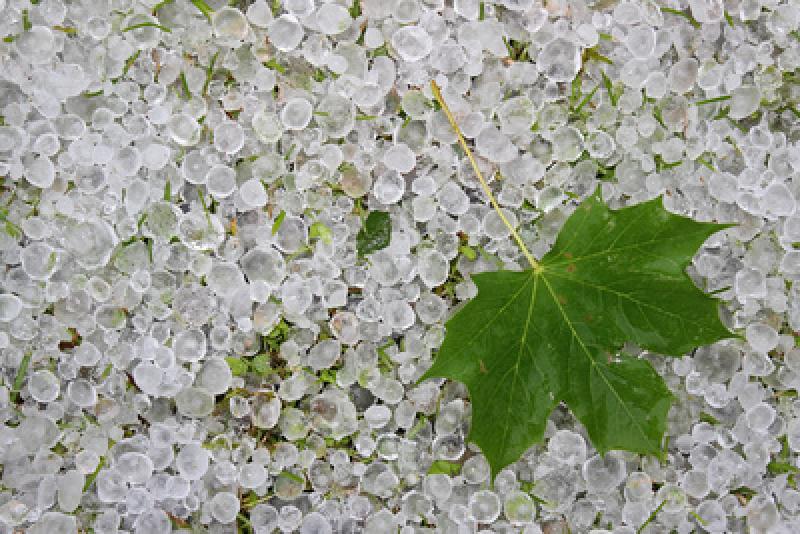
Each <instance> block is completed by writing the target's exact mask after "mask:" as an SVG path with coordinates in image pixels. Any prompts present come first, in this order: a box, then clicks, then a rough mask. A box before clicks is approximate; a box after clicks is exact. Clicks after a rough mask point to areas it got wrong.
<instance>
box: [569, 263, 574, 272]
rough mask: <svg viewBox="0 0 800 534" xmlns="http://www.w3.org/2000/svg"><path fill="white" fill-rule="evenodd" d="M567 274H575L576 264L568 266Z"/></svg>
mask: <svg viewBox="0 0 800 534" xmlns="http://www.w3.org/2000/svg"><path fill="white" fill-rule="evenodd" d="M567 272H568V273H574V272H575V264H574V263H570V264H569V265H567Z"/></svg>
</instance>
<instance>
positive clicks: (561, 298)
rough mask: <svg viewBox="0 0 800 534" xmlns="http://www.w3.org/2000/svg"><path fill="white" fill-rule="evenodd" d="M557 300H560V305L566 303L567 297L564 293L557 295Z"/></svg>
mask: <svg viewBox="0 0 800 534" xmlns="http://www.w3.org/2000/svg"><path fill="white" fill-rule="evenodd" d="M558 302H560V303H561V305H562V306H563V305H564V304H566V303H567V297H565V296H564V295H558Z"/></svg>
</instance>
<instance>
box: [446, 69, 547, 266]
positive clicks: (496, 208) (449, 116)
mask: <svg viewBox="0 0 800 534" xmlns="http://www.w3.org/2000/svg"><path fill="white" fill-rule="evenodd" d="M431 90H432V91H433V96H434V98H436V101H437V102H438V103H439V105H440V106H441V107H442V111H444V114H445V116H447V120H448V121H449V122H450V126H452V127H453V130H454V131H455V132H456V137H458V143H459V144H460V145H461V148H463V149H464V152H465V153H466V154H467V158H469V162H470V164H471V165H472V170H473V171H475V174H476V175H477V176H478V181H479V182H480V183H481V187H482V188H483V192H484V193H486V196H487V197H489V202H490V203H491V204H492V208H494V211H496V212H497V215H499V216H500V220H501V221H503V224H505V225H506V227H507V228H508V229H509V230H510V231H511V235H512V236H513V237H514V241H516V242H517V246H519V248H520V250H521V251H522V254H524V255H525V259H527V260H528V263H530V264H531V267H532V268H533V270H534V271H536V272H538V271H540V270H541V268H542V267H541V265H539V262H538V261H536V258H534V257H533V254H531V252H530V250H528V247H526V246H525V243H524V242H523V241H522V238H521V237H520V236H519V234H518V233H517V230H516V228H514V225H512V224H511V223H510V222H509V220H508V219H507V218H506V216H505V214H504V213H503V210H501V209H500V205H499V204H498V203H497V200H495V198H494V195H493V194H492V190H491V189H490V188H489V184H488V183H486V180H485V179H484V177H483V174H481V170H480V169H479V168H478V162H477V161H475V156H474V155H473V154H472V150H470V148H469V146H468V145H467V141H466V140H465V139H464V136H463V135H462V134H461V128H459V127H458V124H457V123H456V119H455V117H453V113H452V112H451V111H450V108H448V107H447V103H446V102H445V101H444V98H443V97H442V92H441V91H440V90H439V85H438V84H437V83H436V81H435V80H431Z"/></svg>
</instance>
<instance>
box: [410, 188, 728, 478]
mask: <svg viewBox="0 0 800 534" xmlns="http://www.w3.org/2000/svg"><path fill="white" fill-rule="evenodd" d="M729 226H730V225H726V224H712V223H702V222H697V221H694V220H692V219H688V218H685V217H681V216H678V215H674V214H671V213H669V212H668V211H666V210H665V209H664V208H663V207H662V205H661V201H660V199H655V200H651V201H649V202H645V203H642V204H639V205H636V206H632V207H628V208H624V209H620V210H617V211H612V210H610V209H609V208H608V207H607V206H606V205H605V203H604V202H603V201H602V199H601V198H600V193H599V190H598V191H597V192H595V194H593V195H592V196H590V197H589V198H588V199H587V200H585V201H584V202H583V203H582V204H581V205H580V206H579V207H578V208H577V209H576V211H575V213H573V214H572V215H571V216H570V217H569V219H568V220H567V221H566V223H565V225H564V228H563V229H562V230H561V233H560V234H559V236H558V239H557V240H556V243H555V245H554V246H553V248H552V250H551V251H550V252H549V253H548V254H547V255H546V256H545V257H544V258H543V259H542V260H541V262H534V261H532V264H534V265H535V267H534V268H532V269H528V270H524V271H518V272H512V271H498V272H489V273H481V274H476V275H474V276H473V277H472V278H473V280H474V282H475V284H476V285H477V287H478V294H477V296H476V297H475V298H474V299H473V300H471V301H470V302H468V303H467V304H466V305H465V306H464V307H463V308H462V309H461V310H460V311H459V312H458V313H456V314H455V315H454V316H453V317H452V318H451V319H450V320H449V321H448V322H447V325H446V326H447V335H446V337H445V339H444V342H443V344H442V347H441V348H440V350H439V352H438V355H437V357H436V360H435V361H434V364H433V366H432V367H431V368H430V369H429V370H428V371H427V372H426V373H425V375H424V376H423V377H422V378H421V379H420V380H425V379H428V378H433V377H443V378H451V379H454V380H458V381H460V382H463V383H464V384H465V385H466V386H467V388H468V389H469V393H470V397H471V400H472V428H471V431H470V435H469V438H468V439H469V440H470V441H472V442H474V443H476V444H477V445H478V446H480V448H481V449H482V451H483V453H484V454H485V455H486V458H487V459H488V461H489V464H490V465H491V467H492V472H493V474H496V473H497V472H498V471H499V470H500V469H502V468H503V467H505V466H506V465H508V464H510V463H512V462H514V461H516V460H517V459H518V458H519V457H520V455H521V454H522V453H523V452H525V450H526V449H528V448H529V447H530V446H531V445H533V444H534V443H536V442H538V441H540V440H541V439H542V434H543V432H544V429H545V423H546V421H547V417H548V416H549V414H550V412H551V411H552V410H553V408H554V407H555V406H556V404H557V403H559V402H561V401H564V402H566V404H567V405H568V406H569V407H570V408H571V409H572V412H573V413H574V414H575V416H576V417H577V418H578V419H579V420H580V421H581V422H582V423H583V425H584V426H585V427H586V429H587V431H588V433H589V437H590V438H591V440H592V442H593V444H594V446H595V447H596V448H597V449H598V450H599V451H601V452H604V451H607V450H610V449H624V450H629V451H634V452H638V453H643V454H655V455H660V453H661V452H662V442H663V439H662V438H663V435H664V432H665V427H666V417H667V412H668V410H669V407H670V403H671V401H672V396H671V394H670V392H669V390H668V389H667V387H666V385H665V384H664V382H663V380H662V379H661V377H660V376H659V375H658V373H656V371H655V370H654V369H653V367H652V366H651V365H650V363H649V362H648V361H646V360H643V359H638V358H634V357H631V356H627V355H624V354H621V353H620V352H619V351H620V348H621V347H622V344H623V343H624V342H626V341H633V342H635V343H636V344H638V345H639V346H641V347H643V348H646V349H648V350H650V351H654V352H657V353H661V354H665V355H671V356H680V355H682V354H684V353H686V352H687V351H689V350H691V349H692V348H693V347H696V346H698V345H704V344H709V343H713V342H715V341H717V340H720V339H723V338H727V337H731V336H732V334H731V333H730V332H729V331H728V330H727V329H726V328H725V326H724V325H723V324H722V322H721V321H720V319H719V315H718V309H717V301H716V300H715V299H714V298H713V297H711V296H709V295H706V294H705V293H703V292H702V291H700V290H699V289H698V288H697V287H696V286H695V285H694V284H693V283H692V281H691V279H690V278H689V277H688V275H687V274H686V272H685V269H686V266H687V265H688V264H689V262H690V260H691V258H692V256H693V255H694V254H695V252H696V251H697V249H698V247H699V246H700V245H701V244H702V243H703V242H704V241H705V240H706V239H707V238H708V237H709V236H710V235H711V234H713V233H714V232H717V231H719V230H722V229H724V228H727V227H729Z"/></svg>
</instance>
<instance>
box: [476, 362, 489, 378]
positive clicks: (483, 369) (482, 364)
mask: <svg viewBox="0 0 800 534" xmlns="http://www.w3.org/2000/svg"><path fill="white" fill-rule="evenodd" d="M478 365H479V366H480V368H481V373H483V374H485V375H486V374H489V370H488V369H487V368H486V364H485V363H483V360H478Z"/></svg>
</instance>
